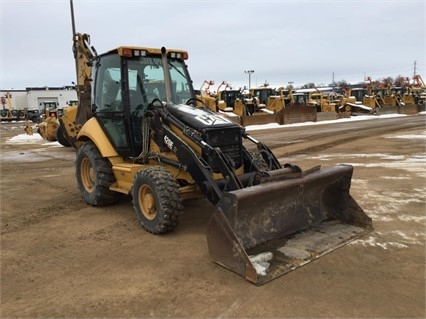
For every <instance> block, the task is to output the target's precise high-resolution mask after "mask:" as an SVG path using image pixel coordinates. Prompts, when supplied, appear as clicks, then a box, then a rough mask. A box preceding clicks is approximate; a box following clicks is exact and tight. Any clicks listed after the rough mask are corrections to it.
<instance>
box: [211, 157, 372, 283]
mask: <svg viewBox="0 0 426 319" xmlns="http://www.w3.org/2000/svg"><path fill="white" fill-rule="evenodd" d="M352 172H353V167H352V166H350V165H338V166H335V167H331V168H328V169H320V168H319V167H318V168H315V169H312V170H309V171H307V172H302V173H298V174H288V175H286V174H284V175H282V176H279V174H278V177H276V178H274V177H273V176H272V177H271V178H266V179H265V180H264V181H263V182H261V184H259V185H256V186H251V187H247V188H244V189H240V190H236V191H230V192H227V193H224V196H223V197H222V198H221V200H220V201H219V203H218V204H217V205H216V208H215V211H214V213H213V215H212V217H211V219H210V221H209V223H208V226H207V243H208V248H209V252H210V256H211V258H212V259H213V260H214V261H215V262H216V263H218V264H220V265H222V266H224V267H226V268H228V269H229V270H231V271H233V272H235V273H237V274H239V275H241V276H243V277H245V278H246V279H247V280H248V281H250V282H252V283H254V284H257V285H261V284H264V283H266V282H268V281H270V280H272V279H274V278H276V277H279V276H281V275H284V274H286V273H288V272H290V271H292V270H294V269H296V268H298V267H301V266H303V265H305V264H306V263H308V262H311V261H313V260H315V259H317V258H319V257H321V256H322V255H325V254H327V253H329V252H331V251H333V250H335V249H337V248H339V247H341V246H343V245H345V244H347V243H349V242H350V241H352V240H354V239H356V238H358V237H360V236H363V235H365V234H367V233H368V232H370V231H372V229H373V228H372V220H371V218H370V217H368V216H367V215H366V213H365V212H364V210H363V209H362V208H361V207H360V206H359V205H358V204H357V203H356V201H355V200H354V199H353V198H352V196H351V195H350V194H349V188H350V184H351V179H352Z"/></svg>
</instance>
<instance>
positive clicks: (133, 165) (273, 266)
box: [61, 0, 372, 285]
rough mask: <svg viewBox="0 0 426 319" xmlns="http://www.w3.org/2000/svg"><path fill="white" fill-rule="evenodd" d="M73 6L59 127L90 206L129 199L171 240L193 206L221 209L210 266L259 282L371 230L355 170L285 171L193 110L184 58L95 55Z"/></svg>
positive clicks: (211, 229) (242, 136)
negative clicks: (70, 72) (65, 100)
mask: <svg viewBox="0 0 426 319" xmlns="http://www.w3.org/2000/svg"><path fill="white" fill-rule="evenodd" d="M70 3H71V15H72V22H73V42H74V46H73V47H74V56H75V62H76V71H77V85H76V88H77V92H78V98H79V104H78V106H77V108H74V109H73V108H71V107H70V108H67V110H64V115H63V116H62V117H61V127H62V130H63V133H64V137H66V138H67V140H68V141H69V143H70V144H71V145H72V146H74V147H75V148H76V149H77V152H76V164H75V165H76V179H77V185H78V189H79V191H80V194H81V196H82V198H83V199H84V200H85V201H86V202H87V203H88V204H90V205H93V206H105V205H111V204H113V203H115V202H117V201H118V200H119V199H120V198H122V197H123V196H125V195H131V196H132V198H133V206H134V210H135V212H136V214H137V216H138V218H139V220H140V222H141V225H142V226H143V228H145V229H146V230H147V231H148V232H150V233H153V234H163V233H167V232H170V231H172V230H173V229H174V228H175V227H176V226H177V225H178V224H179V221H180V219H181V216H182V213H183V211H184V208H183V203H184V200H185V199H188V198H199V197H204V198H206V199H207V200H209V201H210V202H211V203H212V204H213V205H214V206H215V208H214V212H213V213H212V216H211V218H210V221H209V222H208V225H207V231H206V233H207V242H208V249H209V252H210V256H211V258H212V259H213V260H214V261H215V262H216V263H218V264H220V265H222V266H224V267H226V268H228V269H230V270H232V271H233V272H235V273H237V274H240V275H241V276H243V277H245V278H246V279H247V280H248V281H250V282H252V283H255V284H257V285H260V284H263V283H265V282H267V281H270V280H272V279H274V278H276V277H278V276H280V275H283V274H285V273H287V272H289V271H291V270H293V269H296V268H297V267H300V266H302V265H304V264H306V263H308V262H309V261H312V260H314V259H316V258H318V257H320V256H322V255H324V254H326V253H328V252H330V251H332V250H334V249H336V248H338V247H340V246H342V245H345V244H346V243H348V242H349V241H351V240H353V239H355V238H358V237H359V236H362V235H364V234H366V233H368V232H370V231H371V230H372V221H371V219H370V218H369V217H368V216H367V215H366V214H365V212H364V211H363V209H362V208H361V207H360V206H359V205H358V204H357V203H356V201H355V200H354V199H353V198H352V197H351V195H350V194H349V188H350V183H351V178H352V172H353V167H352V166H349V165H339V166H336V167H331V168H327V169H321V168H320V167H314V168H312V169H309V170H306V171H302V170H301V169H300V168H299V167H298V166H296V165H292V164H284V165H282V164H281V163H279V161H278V159H277V158H276V157H275V156H274V154H273V153H272V151H271V150H270V149H269V148H268V147H267V146H266V145H265V144H264V143H262V142H259V141H257V140H256V139H254V138H253V137H251V136H250V135H249V134H248V133H247V132H246V131H245V129H244V128H243V127H242V126H240V125H239V124H237V123H235V122H232V121H231V120H229V119H227V118H226V117H224V116H221V115H220V114H218V113H215V112H212V111H211V110H210V109H208V108H207V107H205V108H200V107H197V106H196V104H197V103H198V102H199V101H197V99H196V97H195V94H194V89H193V87H192V81H191V78H190V76H189V73H188V69H187V66H186V64H185V61H186V60H187V59H188V53H187V52H186V51H183V50H172V49H166V48H164V47H163V48H161V49H154V48H147V47H139V46H121V47H118V48H116V49H112V50H110V51H108V52H106V53H104V54H100V55H98V54H97V53H96V51H95V50H94V48H93V47H91V46H90V37H89V36H88V35H87V34H81V33H76V32H75V27H74V14H73V6H72V0H71V1H70ZM92 84H93V85H92ZM64 118H65V119H64ZM243 141H245V143H248V144H250V145H251V146H252V148H251V150H250V148H249V147H245V146H244V145H243ZM171 240H172V239H171Z"/></svg>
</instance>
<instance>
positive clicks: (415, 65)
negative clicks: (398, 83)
mask: <svg viewBox="0 0 426 319" xmlns="http://www.w3.org/2000/svg"><path fill="white" fill-rule="evenodd" d="M416 68H417V61H414V76H413V77H416Z"/></svg>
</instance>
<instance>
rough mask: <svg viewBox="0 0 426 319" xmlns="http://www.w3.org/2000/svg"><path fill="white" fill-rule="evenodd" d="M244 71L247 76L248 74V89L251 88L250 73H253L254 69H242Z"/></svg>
mask: <svg viewBox="0 0 426 319" xmlns="http://www.w3.org/2000/svg"><path fill="white" fill-rule="evenodd" d="M244 73H245V74H248V76H249V90H250V88H251V74H252V73H254V70H247V71H244Z"/></svg>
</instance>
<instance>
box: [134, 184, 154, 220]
mask: <svg viewBox="0 0 426 319" xmlns="http://www.w3.org/2000/svg"><path fill="white" fill-rule="evenodd" d="M138 201H139V204H140V207H141V211H142V214H143V215H144V216H145V218H146V219H148V220H153V219H154V218H155V216H157V202H156V200H155V196H154V193H153V192H152V189H151V187H149V186H148V185H143V186H141V187H140V188H139V192H138Z"/></svg>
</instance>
